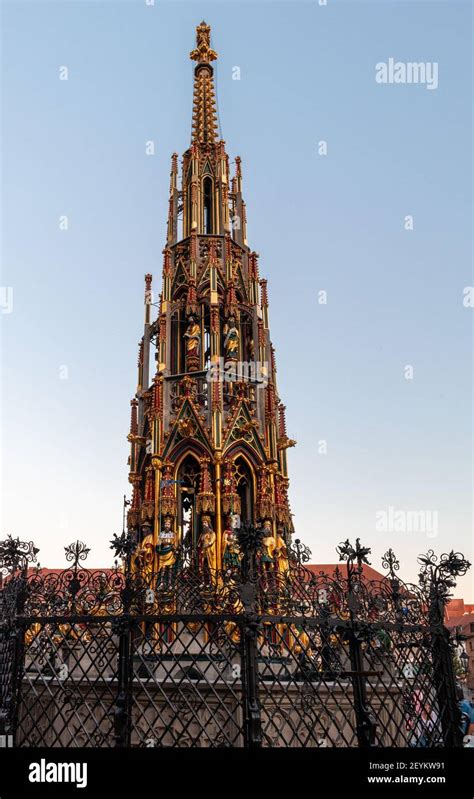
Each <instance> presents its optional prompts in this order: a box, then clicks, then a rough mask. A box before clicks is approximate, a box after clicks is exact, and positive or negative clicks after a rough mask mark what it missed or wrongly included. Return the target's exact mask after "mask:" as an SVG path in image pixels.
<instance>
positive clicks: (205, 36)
mask: <svg viewBox="0 0 474 799" xmlns="http://www.w3.org/2000/svg"><path fill="white" fill-rule="evenodd" d="M189 57H190V58H191V59H192V61H198V62H199V63H200V64H203V63H209V62H210V61H215V60H216V58H217V53H216V51H215V50H212V49H211V26H210V25H206V23H205V22H204V20H203V21H202V22H201V24H200V25H198V26H197V28H196V49H195V50H191V52H190V54H189Z"/></svg>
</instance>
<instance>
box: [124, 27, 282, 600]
mask: <svg viewBox="0 0 474 799" xmlns="http://www.w3.org/2000/svg"><path fill="white" fill-rule="evenodd" d="M190 57H191V60H192V62H193V64H194V97H193V112H192V134H191V145H190V146H189V148H188V149H187V150H186V152H185V153H184V154H183V157H182V159H181V163H180V160H179V159H178V156H177V154H176V153H173V155H172V156H171V170H170V184H169V187H170V188H169V198H168V225H167V238H166V242H165V247H164V250H163V273H162V291H161V294H160V295H159V302H158V303H157V306H158V314H157V317H156V319H152V311H153V308H154V305H153V295H152V288H151V287H152V276H151V275H150V274H147V275H146V276H145V287H144V288H145V313H144V322H145V323H144V331H143V336H142V338H141V340H140V342H139V363H138V384H137V392H136V395H135V397H134V398H133V400H132V408H131V424H130V433H129V436H128V439H129V442H130V446H131V454H130V460H129V465H130V475H129V479H130V483H131V485H132V486H133V494H132V499H131V503H130V506H129V511H128V523H129V528H130V529H132V530H133V531H134V535H135V537H136V540H137V541H138V544H139V545H140V542H141V543H143V541H144V540H145V538H146V546H143V547H142V549H141V550H140V552H141V555H140V558H135V561H136V563H137V568H138V564H139V563H143V568H145V565H144V564H145V562H146V563H149V559H150V551H151V550H150V546H151V543H150V542H152V545H153V553H154V558H155V562H154V566H155V569H156V570H158V571H159V572H160V574H161V578H162V581H164V583H165V584H166V583H167V581H169V580H171V575H172V574H174V573H175V571H176V569H179V568H181V564H182V563H183V558H182V553H181V554H180V552H181V549H182V548H183V547H184V548H185V549H186V552H187V553H188V557H189V562H192V563H194V564H197V565H198V567H199V569H200V570H204V572H206V575H207V577H206V578H205V579H204V578H203V579H204V583H205V584H206V585H207V584H209V585H211V584H212V579H213V578H211V574H212V573H213V572H214V571H216V570H217V572H220V571H222V570H226V571H230V572H231V573H232V572H233V570H235V569H236V568H238V566H239V563H240V562H241V559H242V557H243V556H244V554H245V553H244V552H241V551H240V550H239V544H238V536H237V532H236V531H237V529H238V527H239V525H241V524H242V523H252V524H254V525H259V526H264V527H265V544H264V547H263V554H262V565H263V567H264V568H265V570H269V569H272V570H274V571H280V572H284V571H285V569H286V563H287V555H286V554H285V553H286V551H287V550H286V547H287V544H288V543H289V541H290V537H291V534H292V529H293V526H292V521H291V514H290V509H289V504H288V474H287V455H286V453H287V449H288V447H290V446H292V444H293V443H294V442H293V441H291V439H289V438H288V436H287V433H286V419H285V408H284V406H283V404H282V401H281V398H280V396H279V393H278V387H277V374H276V360H275V353H274V349H273V346H272V343H271V339H270V330H269V296H268V295H269V292H268V288H269V287H268V285H267V280H266V279H265V278H263V277H262V276H261V274H260V273H261V268H260V265H259V258H258V255H257V253H256V252H254V251H253V250H251V249H250V248H249V246H248V243H247V229H246V210H245V202H244V199H243V194H242V191H243V188H242V187H243V170H242V162H241V159H240V158H239V157H238V156H237V157H236V158H235V161H234V163H235V171H234V173H233V174H231V167H230V159H229V156H228V155H227V152H226V148H225V143H224V141H222V140H220V139H219V134H218V117H217V110H216V95H215V88H214V67H213V62H214V61H215V60H216V58H217V53H216V51H215V50H214V49H213V48H212V47H211V31H210V27H209V25H207V24H206V23H205V22H202V23H201V24H200V25H198V27H197V29H196V47H195V48H194V49H193V50H192V52H191V54H190ZM153 347H154V348H155V350H156V353H155V357H154V358H153V357H152V356H151V354H150V353H151V352H152V348H153ZM154 365H155V367H154ZM150 536H151V537H150ZM180 548H181V549H180ZM189 553H190V554H189ZM161 578H160V579H161ZM209 581H210V582H209Z"/></svg>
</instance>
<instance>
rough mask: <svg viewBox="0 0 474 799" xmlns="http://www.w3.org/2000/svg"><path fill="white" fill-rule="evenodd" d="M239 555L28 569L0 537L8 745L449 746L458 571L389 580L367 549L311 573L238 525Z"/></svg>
mask: <svg viewBox="0 0 474 799" xmlns="http://www.w3.org/2000/svg"><path fill="white" fill-rule="evenodd" d="M239 538H240V551H241V553H242V555H241V557H240V558H239V559H237V560H235V561H234V562H233V563H232V564H231V566H230V567H229V568H228V569H227V570H226V571H225V572H219V573H211V572H209V571H207V572H206V573H204V572H203V571H200V570H199V568H198V567H197V566H196V564H195V563H193V560H192V558H191V557H190V555H189V553H188V552H186V551H185V550H183V551H182V552H181V553H180V557H178V558H177V559H176V561H175V566H174V567H173V568H172V569H169V570H168V571H163V570H162V571H161V572H156V573H155V572H152V571H149V570H148V571H147V570H146V569H143V568H140V563H139V562H138V561H137V560H136V558H135V556H134V553H135V545H134V543H133V541H132V539H131V538H130V537H129V536H128V535H126V534H123V535H122V536H120V537H115V538H114V541H113V542H112V545H113V548H114V550H115V553H116V556H117V557H118V558H119V559H120V560H121V565H120V566H119V565H118V563H117V562H116V565H115V567H114V568H113V569H111V570H109V571H103V570H102V571H100V570H91V569H87V568H85V566H84V561H85V559H86V557H87V554H88V551H89V550H88V549H87V547H85V545H84V544H82V543H81V542H76V543H75V544H74V545H71V546H69V547H67V548H66V557H67V559H68V561H69V562H70V564H71V565H70V567H69V568H67V569H65V570H64V571H61V572H45V571H43V570H41V569H39V568H36V569H32V568H31V566H30V567H29V568H28V566H29V564H31V562H32V561H34V560H35V557H36V553H37V550H35V548H34V547H33V545H32V544H22V543H21V542H19V541H14V540H13V539H11V538H10V539H7V541H5V542H2V543H0V569H2V568H3V572H4V573H6V579H5V581H4V584H3V589H2V590H1V591H0V603H1V605H0V607H1V612H2V622H1V627H0V734H2V733H3V734H6V735H11V736H12V737H13V739H14V742H15V745H17V746H72V747H74V746H106V747H107V746H122V747H123V746H146V747H151V746H175V747H176V746H225V747H235V746H246V747H259V746H285V747H297V746H312V747H328V746H346V747H353V746H362V747H368V746H390V747H400V746H423V747H436V746H443V745H444V746H460V745H462V733H461V729H460V719H459V711H458V707H457V695H456V683H455V675H454V668H453V641H452V640H451V639H450V636H449V633H448V631H447V629H446V628H445V626H444V624H443V621H444V611H445V604H446V601H447V599H448V598H449V595H450V591H451V589H452V587H453V586H454V584H455V578H456V577H457V576H459V575H462V574H464V573H465V572H466V570H467V568H468V567H469V564H468V563H467V561H466V560H465V559H464V558H463V557H462V555H460V554H458V553H454V552H451V553H450V554H449V555H443V556H441V558H440V559H439V560H438V559H437V558H436V556H435V555H434V553H433V552H432V551H430V552H429V553H428V554H427V555H425V556H422V557H420V559H419V560H420V564H421V573H420V580H419V584H418V585H411V584H410V585H408V584H406V583H403V582H402V581H401V580H400V579H399V577H398V576H397V572H398V562H397V560H396V558H395V556H394V554H393V552H392V551H391V550H390V551H389V552H388V553H387V554H386V555H385V557H384V560H383V567H384V569H385V571H386V576H385V577H383V579H381V580H368V579H366V577H365V576H364V573H363V565H364V563H368V560H367V556H368V554H369V551H370V550H368V549H367V548H364V547H362V546H361V545H360V543H359V541H358V540H357V542H356V545H355V546H352V545H351V544H350V543H349V542H348V541H346V542H344V543H343V544H341V545H340V547H339V548H338V552H339V557H340V560H341V561H342V562H343V564H344V565H343V567H342V568H337V569H336V570H335V572H334V573H333V574H327V573H325V572H320V573H319V574H315V573H314V572H313V571H311V570H310V569H308V568H307V566H306V564H307V562H308V558H309V552H308V550H307V549H306V548H305V547H303V546H302V545H301V544H300V542H299V541H296V542H295V543H294V545H292V546H290V547H288V559H287V560H286V561H283V564H280V566H279V567H278V568H276V567H269V566H268V562H266V561H265V559H264V558H262V549H261V540H262V533H261V531H259V530H258V529H256V528H253V527H247V528H242V530H241V531H240V536H239Z"/></svg>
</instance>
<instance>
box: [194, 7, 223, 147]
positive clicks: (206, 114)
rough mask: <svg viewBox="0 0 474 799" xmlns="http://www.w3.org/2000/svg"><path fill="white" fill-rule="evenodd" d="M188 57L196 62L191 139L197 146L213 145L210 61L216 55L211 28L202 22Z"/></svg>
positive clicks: (212, 80)
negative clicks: (193, 47)
mask: <svg viewBox="0 0 474 799" xmlns="http://www.w3.org/2000/svg"><path fill="white" fill-rule="evenodd" d="M189 57H190V59H191V60H192V61H196V62H197V65H196V67H195V70H194V100H193V128H192V139H193V142H196V143H198V144H199V143H201V144H203V143H205V144H214V143H215V140H216V130H217V117H216V98H215V92H214V70H213V68H212V66H211V61H215V59H216V58H217V53H216V51H215V50H213V49H212V48H211V28H210V26H209V25H206V23H205V22H204V21H203V22H201V24H200V25H198V26H197V28H196V48H195V49H194V50H192V51H191V52H190V54H189Z"/></svg>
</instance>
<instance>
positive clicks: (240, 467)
mask: <svg viewBox="0 0 474 799" xmlns="http://www.w3.org/2000/svg"><path fill="white" fill-rule="evenodd" d="M234 464H235V465H234V475H235V487H236V491H237V494H238V495H239V497H240V521H241V523H242V524H245V523H253V522H254V521H255V472H254V470H253V467H252V466H251V464H250V463H249V461H248V460H247V458H246V457H245V456H244V455H237V457H236V458H235V461H234Z"/></svg>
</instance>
